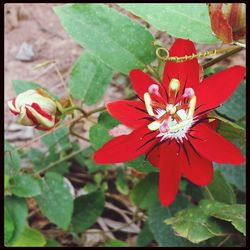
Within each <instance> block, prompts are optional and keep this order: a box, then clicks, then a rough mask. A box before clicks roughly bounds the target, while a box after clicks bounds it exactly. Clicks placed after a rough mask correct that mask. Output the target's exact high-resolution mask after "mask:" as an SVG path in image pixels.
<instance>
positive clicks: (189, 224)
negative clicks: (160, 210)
mask: <svg viewBox="0 0 250 250" xmlns="http://www.w3.org/2000/svg"><path fill="white" fill-rule="evenodd" d="M165 223H166V224H167V225H171V226H172V228H173V229H174V231H175V232H176V233H177V234H178V235H180V236H181V237H184V238H186V239H188V240H190V241H191V242H193V243H199V242H202V241H205V240H207V239H210V238H212V237H214V236H224V235H226V232H224V229H223V227H222V226H221V225H219V224H218V223H217V222H216V221H215V220H214V219H212V218H211V217H210V216H209V215H207V214H206V213H204V211H202V210H201V209H200V208H198V207H195V208H188V209H184V210H182V211H180V212H178V213H177V214H176V215H175V216H174V217H172V218H169V219H167V220H165Z"/></svg>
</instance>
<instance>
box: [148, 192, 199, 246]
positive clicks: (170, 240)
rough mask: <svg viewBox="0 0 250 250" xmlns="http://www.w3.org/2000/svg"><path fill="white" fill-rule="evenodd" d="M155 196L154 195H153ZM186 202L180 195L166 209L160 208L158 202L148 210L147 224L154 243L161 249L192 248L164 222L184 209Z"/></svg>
mask: <svg viewBox="0 0 250 250" xmlns="http://www.w3.org/2000/svg"><path fill="white" fill-rule="evenodd" d="M155 195H156V193H155ZM188 204H189V203H188V201H187V199H186V198H184V197H183V196H182V195H177V197H176V199H175V201H174V202H173V203H172V204H171V205H170V206H168V207H164V206H162V205H161V204H160V203H159V202H157V203H155V204H154V205H153V206H151V207H150V208H149V217H148V223H149V227H150V230H151V231H152V233H153V235H154V238H155V240H156V242H158V244H159V246H161V247H164V246H165V247H186V246H187V247H188V246H194V244H192V243H191V242H189V241H188V240H186V239H184V238H182V237H180V236H177V235H176V234H175V232H174V230H173V229H172V228H171V226H170V225H166V224H165V223H164V220H166V219H167V218H170V217H172V216H173V215H174V214H175V213H176V212H177V211H179V210H181V209H183V208H186V207H187V206H188Z"/></svg>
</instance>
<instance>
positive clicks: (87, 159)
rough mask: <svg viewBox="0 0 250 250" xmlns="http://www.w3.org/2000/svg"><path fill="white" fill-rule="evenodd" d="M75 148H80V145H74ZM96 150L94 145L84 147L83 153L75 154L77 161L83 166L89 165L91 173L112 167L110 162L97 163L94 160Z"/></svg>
mask: <svg viewBox="0 0 250 250" xmlns="http://www.w3.org/2000/svg"><path fill="white" fill-rule="evenodd" d="M73 148H74V150H75V151H76V150H78V149H79V146H76V145H75V146H74V147H73ZM94 152H95V150H94V149H93V148H92V147H87V148H86V149H84V150H83V151H82V152H81V154H78V155H76V156H75V159H76V161H77V162H78V163H79V164H80V165H81V166H82V167H87V169H88V172H89V173H94V172H96V171H99V170H106V169H107V168H110V167H112V165H109V164H96V163H95V162H94V160H93V154H94Z"/></svg>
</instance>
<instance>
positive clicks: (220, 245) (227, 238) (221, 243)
mask: <svg viewBox="0 0 250 250" xmlns="http://www.w3.org/2000/svg"><path fill="white" fill-rule="evenodd" d="M230 237H231V234H229V235H227V236H226V237H225V239H223V240H222V241H221V242H220V243H219V245H218V247H222V246H223V245H224V244H225V242H226V241H228V240H229V239H230Z"/></svg>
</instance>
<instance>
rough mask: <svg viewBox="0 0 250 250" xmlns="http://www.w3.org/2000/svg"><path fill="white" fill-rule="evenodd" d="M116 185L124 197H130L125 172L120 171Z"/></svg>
mask: <svg viewBox="0 0 250 250" xmlns="http://www.w3.org/2000/svg"><path fill="white" fill-rule="evenodd" d="M115 185H116V188H117V190H118V191H119V192H120V193H122V194H124V195H128V193H129V188H128V183H127V180H126V177H125V174H124V173H123V171H122V170H121V169H119V170H118V174H117V179H116V181H115Z"/></svg>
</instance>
